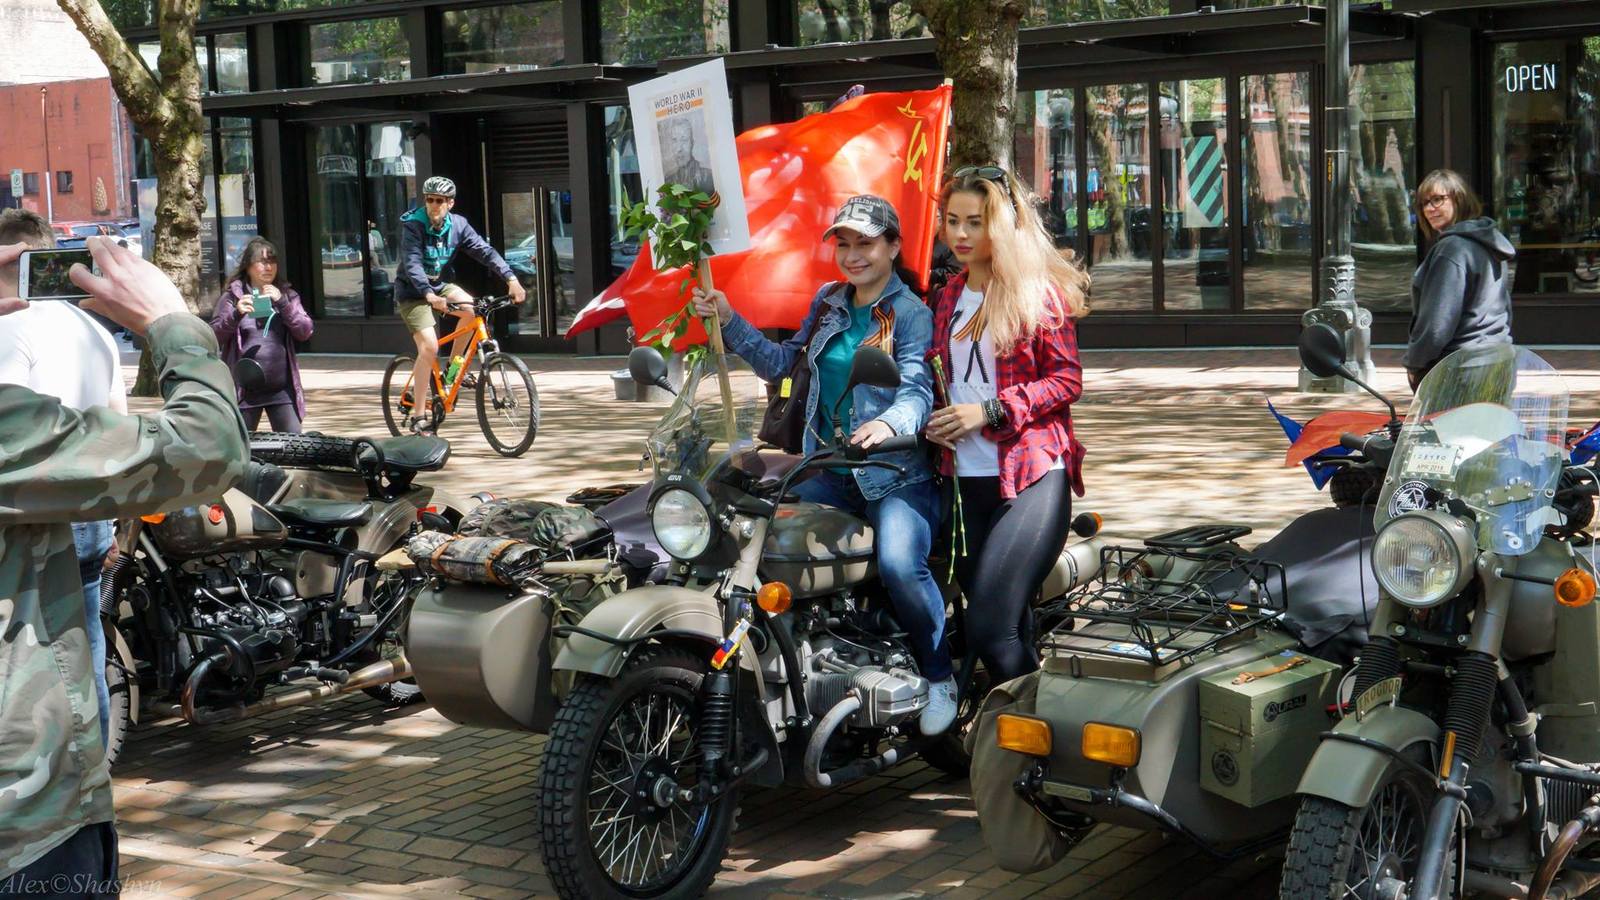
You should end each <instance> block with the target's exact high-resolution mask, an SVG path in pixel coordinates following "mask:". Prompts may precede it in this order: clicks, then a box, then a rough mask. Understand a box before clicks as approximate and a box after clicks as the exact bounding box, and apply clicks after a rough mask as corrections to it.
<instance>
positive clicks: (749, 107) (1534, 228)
mask: <svg viewBox="0 0 1600 900" xmlns="http://www.w3.org/2000/svg"><path fill="white" fill-rule="evenodd" d="M148 6H149V4H146V3H141V2H137V0H130V2H129V3H128V4H126V5H125V6H124V7H120V8H121V9H122V12H123V17H124V18H123V22H122V23H121V24H122V25H123V26H124V28H125V31H126V33H127V34H129V35H130V37H132V38H134V39H135V40H139V41H145V42H150V41H153V40H154V35H153V31H152V30H151V29H150V28H149V27H148V23H147V22H145V21H140V17H141V16H142V15H147V14H148V10H147V7H148ZM907 7H908V4H906V3H904V2H879V0H871V2H869V0H534V2H512V3H507V2H503V0H407V2H394V0H366V2H362V0H343V2H340V0H207V2H206V4H205V13H204V17H203V21H202V25H201V29H200V30H201V32H202V35H203V38H202V40H203V43H202V45H201V50H202V52H203V61H204V63H205V67H206V70H207V74H206V78H207V88H208V93H207V95H206V97H205V99H204V102H203V105H204V107H205V110H206V112H207V114H208V120H209V122H210V126H211V131H210V135H209V143H210V146H211V149H212V154H211V157H212V159H211V170H210V171H211V185H210V187H211V191H210V193H211V195H213V209H212V219H213V221H212V223H211V224H210V225H209V226H208V234H210V235H213V248H212V258H211V261H210V263H209V266H210V269H211V272H210V274H211V275H212V276H214V277H217V278H220V276H221V274H222V272H224V271H226V270H227V269H228V268H230V266H231V263H232V262H233V259H234V257H235V256H236V253H237V250H238V248H239V247H240V246H242V243H243V239H244V238H245V237H247V236H248V235H249V234H251V233H256V232H259V233H261V234H265V235H267V236H269V237H271V238H273V239H274V240H276V241H278V242H280V243H281V244H282V245H283V248H284V251H285V256H286V260H287V264H288V267H289V272H290V274H291V276H292V278H293V280H294V281H295V282H296V283H297V284H298V285H299V286H300V287H301V289H302V292H303V293H304V294H305V295H306V296H308V297H309V298H310V300H311V303H312V306H313V309H314V314H315V315H316V316H317V317H318V327H317V336H316V338H315V349H318V350H326V351H359V352H391V351H393V350H394V349H395V348H397V347H404V346H406V342H405V338H404V332H403V328H402V326H401V325H400V323H399V321H398V319H397V318H395V316H394V307H393V299H392V298H393V287H392V285H393V281H394V278H395V275H396V268H397V263H398V260H397V253H396V251H397V249H398V239H399V218H400V216H401V215H402V214H403V213H404V212H405V211H406V210H407V209H408V208H410V207H411V206H413V205H415V204H416V202H417V201H418V199H419V197H418V189H419V185H420V182H421V179H423V178H425V177H427V175H429V174H433V173H440V174H448V175H450V176H451V177H453V178H455V180H456V182H457V184H458V185H460V188H461V195H460V198H459V199H458V203H457V212H461V213H463V214H465V215H467V216H468V217H469V218H470V219H472V221H474V222H475V223H476V224H478V225H479V226H481V230H483V231H484V232H485V233H486V234H487V235H488V236H489V237H490V239H491V240H492V241H493V242H494V243H495V244H496V246H498V247H501V248H503V249H504V250H505V252H506V255H507V257H508V259H509V260H510V262H511V263H512V266H513V268H514V269H515V270H516V271H517V272H518V274H519V276H520V277H521V278H522V279H523V281H524V282H525V283H526V284H527V285H528V287H529V289H530V290H529V300H528V302H527V303H526V304H524V305H523V306H522V307H521V308H519V309H518V310H517V311H516V313H517V314H516V316H515V317H513V318H510V319H508V320H507V321H506V322H504V323H503V324H502V327H503V329H504V332H505V333H504V334H503V335H502V337H503V342H504V343H505V344H506V345H507V346H509V347H511V348H513V349H517V350H522V351H571V352H580V353H593V352H615V351H619V350H621V349H624V348H625V346H626V337H625V335H624V334H623V331H622V329H621V327H620V326H613V327H611V328H609V329H604V330H602V331H601V332H599V333H596V334H588V335H582V336H579V337H578V338H577V339H576V340H571V341H569V340H566V339H564V338H563V337H562V333H563V332H564V331H565V328H566V325H567V324H568V323H570V321H571V320H572V317H573V316H574V315H575V313H576V312H577V310H579V309H581V308H582V306H583V304H584V303H585V302H586V301H587V300H588V299H589V298H590V297H592V296H594V295H595V294H596V293H598V292H599V290H600V289H602V288H603V287H604V286H605V285H606V284H607V283H608V282H609V280H610V279H611V278H613V277H614V276H615V275H616V274H618V273H620V272H621V271H622V270H623V269H624V268H625V267H626V266H627V265H628V264H629V263H631V261H632V259H633V257H634V255H636V253H637V245H636V244H633V243H632V242H629V241H627V240H626V239H625V238H624V236H623V235H622V233H621V230H620V227H619V224H618V210H619V209H620V208H621V207H622V205H624V204H626V203H628V202H631V201H634V200H637V199H639V197H638V195H639V179H638V173H637V164H636V162H635V160H634V159H633V156H632V153H631V139H630V127H629V123H628V121H627V114H626V96H627V94H626V91H627V86H628V85H629V84H631V83H634V82H636V81H639V80H643V79H647V78H650V77H653V76H655V75H657V74H659V73H661V72H663V71H668V70H672V69H676V68H680V67H682V66H686V65H691V64H694V63H696V62H700V61H703V60H704V59H707V58H709V57H711V56H713V55H719V56H723V57H724V58H725V59H726V61H727V65H728V69H729V77H730V82H731V86H732V89H733V91H734V94H735V98H734V99H735V110H736V117H737V119H738V124H739V127H740V128H750V127H753V126H756V125H759V124H762V123H766V122H772V121H783V120H788V119H792V118H794V117H796V116H799V115H802V114H804V113H806V112H811V111H815V110H818V109H821V108H823V107H825V106H826V105H827V103H828V102H830V101H831V100H833V99H834V98H836V97H838V96H839V95H840V94H842V93H844V92H845V91H846V90H848V89H849V88H850V87H851V86H852V85H854V84H862V85H865V86H866V88H867V89H868V90H903V89H912V88H925V87H929V86H933V85H936V84H938V83H939V81H940V80H941V78H942V77H943V76H942V73H941V72H940V70H939V66H938V63H937V60H936V59H935V57H934V51H933V44H932V40H931V39H930V38H929V37H927V34H926V30H925V27H924V23H923V22H921V21H920V19H919V17H917V16H915V15H914V14H912V13H911V12H910V11H909V10H908V8H907ZM1033 7H1034V11H1033V13H1032V14H1031V16H1030V18H1029V20H1028V21H1027V22H1026V23H1025V29H1024V31H1023V32H1022V35H1021V50H1020V59H1019V89H1020V90H1019V102H1018V104H1017V106H1018V109H1017V119H1016V132H1015V135H1016V138H1015V139H1016V144H1015V151H1016V152H1015V158H1016V167H1017V169H1018V173H1019V175H1020V176H1021V177H1022V178H1023V179H1024V180H1025V181H1027V182H1028V183H1030V184H1031V185H1033V186H1034V187H1035V189H1036V191H1037V193H1038V194H1039V195H1040V197H1041V200H1042V202H1043V205H1044V210H1045V212H1046V219H1047V221H1048V223H1049V226H1050V228H1051V230H1052V232H1053V233H1054V235H1055V236H1056V240H1057V242H1058V244H1060V245H1061V246H1064V247H1071V248H1073V249H1074V250H1075V251H1076V252H1077V253H1078V254H1079V255H1080V256H1081V257H1082V258H1083V259H1084V260H1085V261H1086V262H1087V264H1088V265H1089V266H1090V267H1091V271H1092V272H1093V275H1094V289H1093V297H1092V301H1093V305H1094V310H1095V312H1094V314H1093V315H1092V316H1091V317H1090V318H1089V319H1087V320H1086V321H1085V322H1084V324H1083V326H1082V333H1083V340H1084V343H1085V344H1086V345H1088V346H1100V347H1108V346H1216V345H1240V344H1247V345H1248V344H1286V343H1292V341H1293V339H1294V336H1295V334H1296V333H1297V332H1298V329H1299V324H1298V322H1299V314H1300V313H1301V312H1302V311H1303V310H1305V309H1307V308H1309V307H1310V306H1311V305H1313V304H1314V303H1315V299H1316V297H1317V296H1318V294H1317V287H1318V285H1317V280H1318V277H1319V274H1318V268H1319V265H1318V263H1319V257H1320V247H1321V244H1322V225H1321V209H1322V205H1323V203H1324V200H1325V196H1324V186H1323V184H1322V180H1321V178H1320V176H1319V172H1320V169H1321V160H1322V151H1323V146H1324V139H1325V135H1324V133H1323V130H1324V127H1323V118H1324V110H1325V109H1326V106H1327V98H1325V97H1323V96H1322V93H1323V87H1322V58H1323V49H1322V46H1323V35H1324V28H1323V23H1324V19H1323V10H1322V9H1321V8H1320V7H1317V6H1309V5H1301V4H1273V3H1270V2H1263V0H1233V2H1228V0H1220V2H1214V3H1213V2H1203V3H1197V2H1195V0H1036V2H1035V3H1034V4H1033ZM1351 44H1352V49H1351V54H1352V62H1353V72H1352V79H1351V89H1350V96H1349V98H1348V105H1349V109H1350V121H1351V125H1350V128H1351V166H1350V168H1351V172H1352V179H1351V184H1350V185H1349V187H1348V190H1350V191H1351V197H1352V201H1353V207H1354V210H1355V212H1354V216H1353V221H1352V224H1351V239H1352V244H1353V247H1354V251H1353V252H1354V255H1355V257H1356V260H1357V267H1358V269H1357V297H1358V299H1359V300H1360V301H1361V302H1362V303H1363V304H1365V305H1367V306H1368V307H1369V308H1371V309H1372V310H1373V312H1374V315H1375V326H1374V327H1375V332H1376V334H1375V338H1376V339H1377V340H1379V341H1397V340H1403V336H1404V333H1405V329H1406V325H1407V320H1408V315H1409V304H1410V297H1409V291H1410V278H1411V273H1412V271H1413V269H1414V268H1415V266H1416V263H1417V260H1418V249H1417V245H1416V231H1415V216H1414V214H1413V213H1412V211H1411V209H1410V204H1411V199H1412V198H1411V195H1412V192H1413V191H1414V190H1415V187H1416V185H1417V182H1418V181H1419V180H1420V177H1421V175H1422V174H1424V173H1426V172H1427V171H1429V170H1431V169H1433V168H1437V167H1441V166H1448V167H1451V168H1455V169H1458V170H1460V171H1461V172H1463V173H1464V174H1465V175H1466V176H1467V177H1468V179H1469V180H1470V181H1471V182H1473V183H1474V184H1475V185H1476V186H1477V187H1478V189H1479V192H1480V193H1481V194H1482V195H1483V197H1484V200H1485V202H1486V205H1487V207H1488V214H1489V215H1492V216H1494V217H1495V218H1496V219H1498V221H1499V222H1500V224H1501V227H1502V228H1503V229H1504V230H1505V231H1506V232H1507V234H1508V235H1509V236H1510V237H1511V239H1512V241H1513V242H1515V243H1516V244H1517V245H1518V247H1519V256H1518V260H1517V269H1516V273H1515V277H1514V284H1515V290H1516V294H1517V298H1516V316H1517V318H1516V330H1517V336H1518V338H1519V340H1522V341H1525V342H1595V341H1597V340H1600V326H1596V325H1591V324H1590V322H1591V321H1593V319H1594V317H1592V316H1587V315H1586V313H1587V311H1588V309H1589V304H1590V303H1593V302H1595V300H1596V299H1600V210H1597V207H1600V174H1597V173H1600V160H1597V159H1596V158H1595V157H1596V155H1597V154H1600V140H1597V137H1600V135H1597V134H1596V132H1597V130H1600V112H1597V110H1596V93H1597V89H1600V2H1595V0H1549V2H1543V0H1498V2H1497V0H1389V2H1387V3H1383V4H1371V5H1368V6H1363V7H1360V8H1359V9H1358V10H1357V11H1356V12H1354V13H1353V14H1352V23H1351ZM147 52H153V45H152V46H151V47H149V48H147ZM476 274H477V275H479V276H480V283H481V274H482V273H476ZM473 276H474V273H470V272H469V273H466V278H465V279H464V280H468V281H471V280H472V278H473ZM483 286H485V287H487V286H489V285H487V284H484V285H483ZM1591 331H1594V332H1596V333H1591Z"/></svg>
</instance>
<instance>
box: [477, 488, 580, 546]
mask: <svg viewBox="0 0 1600 900" xmlns="http://www.w3.org/2000/svg"><path fill="white" fill-rule="evenodd" d="M604 527H605V526H604V525H602V524H601V523H600V520H599V519H597V518H595V515H594V513H591V512H589V511H588V510H587V509H584V508H582V507H579V506H560V505H557V504H554V503H547V502H545V501H543V500H512V499H501V500H490V501H489V502H488V503H485V504H483V505H481V506H479V507H478V508H476V509H474V510H472V511H471V512H469V513H467V514H466V516H465V517H463V518H462V519H461V527H460V528H459V529H458V532H459V533H460V534H462V535H469V536H482V537H505V538H512V539H515V540H518V541H523V542H526V543H529V544H532V545H534V546H535V547H538V548H540V549H541V550H544V551H546V552H548V551H550V550H554V549H557V548H559V547H564V546H567V545H568V544H572V543H574V542H577V541H580V540H583V539H585V538H588V537H591V536H593V535H595V534H597V533H598V532H600V531H601V530H602V529H603V528H604Z"/></svg>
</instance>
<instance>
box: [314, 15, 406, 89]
mask: <svg viewBox="0 0 1600 900" xmlns="http://www.w3.org/2000/svg"><path fill="white" fill-rule="evenodd" d="M310 30H311V73H310V83H311V84H349V83H352V82H364V81H377V80H378V79H380V78H381V79H383V80H385V81H401V80H404V79H406V78H410V77H411V42H410V40H409V39H408V38H407V37H406V32H405V29H404V27H402V21H401V20H400V19H398V18H393V19H358V20H355V21H350V22H326V23H323V24H320V25H312V26H310Z"/></svg>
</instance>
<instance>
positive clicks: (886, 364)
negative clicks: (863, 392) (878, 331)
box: [845, 347, 900, 394]
mask: <svg viewBox="0 0 1600 900" xmlns="http://www.w3.org/2000/svg"><path fill="white" fill-rule="evenodd" d="M858 384H866V385H871V386H872V387H877V388H897V387H899V386H900V367H899V366H898V365H896V364H895V361H894V357H892V356H890V355H889V354H887V353H885V352H883V351H882V350H879V349H878V348H877V347H858V348H856V355H855V357H854V358H852V359H851V360H850V384H849V387H850V388H853V387H855V386H856V385H858ZM845 393H847V394H848V393H849V389H848V388H847V389H846V391H845Z"/></svg>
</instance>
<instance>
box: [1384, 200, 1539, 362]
mask: <svg viewBox="0 0 1600 900" xmlns="http://www.w3.org/2000/svg"><path fill="white" fill-rule="evenodd" d="M1516 254H1517V251H1516V248H1514V247H1512V246H1511V242H1510V241H1508V240H1506V236H1505V235H1503V234H1501V233H1500V231H1499V229H1497V228H1495V225H1494V220H1493V219H1490V218H1487V217H1481V218H1477V219H1467V220H1466V221H1464V222H1457V223H1456V224H1454V225H1451V226H1450V227H1449V228H1446V229H1445V230H1444V231H1443V232H1441V233H1440V234H1439V239H1438V240H1436V241H1434V242H1433V246H1432V247H1431V248H1429V250H1428V255H1427V256H1425V257H1423V259H1422V265H1420V266H1418V267H1417V273H1416V274H1415V275H1413V276H1412V278H1411V340H1410V342H1409V344H1408V346H1407V347H1406V356H1405V365H1406V368H1407V369H1413V370H1418V371H1421V370H1426V369H1429V368H1432V367H1433V364H1434V363H1436V362H1438V361H1439V360H1440V359H1442V358H1444V357H1445V356H1447V355H1449V354H1450V353H1451V352H1453V351H1455V350H1460V349H1461V348H1462V347H1477V346H1480V345H1483V344H1509V343H1511V273H1510V272H1509V271H1507V268H1506V263H1508V262H1510V261H1511V259H1512V258H1513V257H1514V256H1516Z"/></svg>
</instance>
